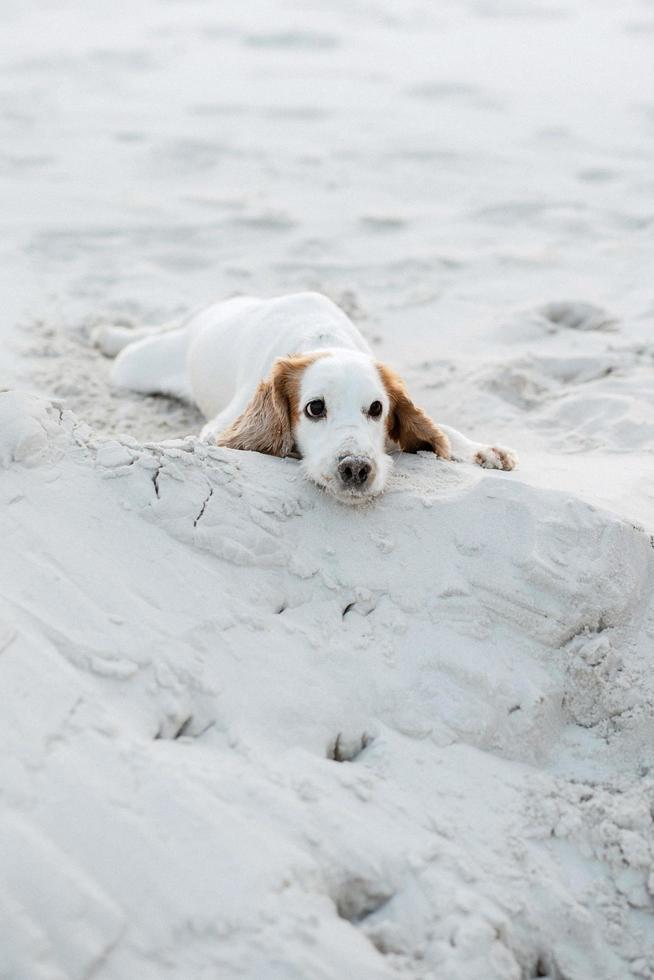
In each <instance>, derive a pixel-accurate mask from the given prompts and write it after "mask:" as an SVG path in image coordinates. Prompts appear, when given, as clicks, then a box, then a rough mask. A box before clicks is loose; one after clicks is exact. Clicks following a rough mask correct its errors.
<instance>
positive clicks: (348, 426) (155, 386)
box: [96, 293, 516, 503]
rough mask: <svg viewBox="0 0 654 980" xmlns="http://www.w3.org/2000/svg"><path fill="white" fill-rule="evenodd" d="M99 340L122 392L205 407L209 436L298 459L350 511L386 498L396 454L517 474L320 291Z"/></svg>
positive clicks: (220, 306) (503, 453) (511, 461)
mask: <svg viewBox="0 0 654 980" xmlns="http://www.w3.org/2000/svg"><path fill="white" fill-rule="evenodd" d="M96 340H97V343H98V345H99V346H100V347H101V348H102V349H103V351H104V352H105V353H106V354H109V355H115V354H118V356H117V358H116V361H115V363H114V365H113V368H112V373H111V378H112V383H113V384H114V385H117V386H119V387H125V388H131V389H132V390H134V391H138V392H142V393H144V394H164V395H172V396H174V397H176V398H183V399H185V400H188V401H192V402H195V404H196V405H197V406H198V408H199V409H200V410H201V411H202V412H203V414H204V415H205V417H206V418H207V419H208V420H209V421H208V422H207V424H206V425H205V426H204V429H203V430H202V439H204V440H206V441H209V442H212V443H214V444H217V445H219V446H227V447H229V448H231V449H249V450H252V451H254V452H259V453H268V454H269V455H272V456H295V457H299V458H300V459H301V460H302V467H303V470H304V472H305V474H306V475H307V477H308V478H309V479H310V480H312V481H313V482H314V483H316V484H318V486H319V487H322V488H324V489H325V490H328V491H329V492H330V493H332V494H333V495H334V496H335V497H337V498H338V499H339V500H341V501H344V502H347V503H356V502H358V501H362V500H368V499H370V498H372V497H374V496H376V495H377V494H379V493H381V491H382V490H383V489H384V486H385V484H386V481H387V479H388V475H389V472H390V470H391V467H392V461H391V458H390V456H389V455H388V452H389V451H393V450H395V451H397V450H398V449H400V450H402V451H404V452H407V453H417V452H419V451H422V450H426V451H428V452H432V453H434V454H435V455H436V456H439V457H440V458H442V459H452V460H464V461H469V462H475V463H477V464H479V465H480V466H485V467H488V468H493V469H502V470H512V469H513V468H514V466H515V465H516V456H515V454H514V453H513V452H512V451H511V450H509V449H502V448H499V447H497V446H484V445H481V444H479V443H475V442H471V441H470V440H469V439H466V438H465V437H464V436H462V435H461V434H460V433H459V432H456V430H454V429H450V428H448V427H446V426H443V425H435V424H434V422H432V420H431V419H430V418H429V417H428V416H427V415H426V414H425V413H424V412H423V411H422V409H420V408H417V407H416V405H414V403H413V402H412V401H411V398H410V397H409V395H408V393H407V390H406V387H405V385H404V382H403V381H402V379H401V378H400V377H399V376H398V375H397V374H396V373H395V371H393V370H392V369H391V368H390V367H388V366H387V365H385V364H381V363H380V362H379V361H377V360H376V359H375V357H374V355H373V353H372V351H371V350H370V348H369V347H368V344H367V343H366V341H365V340H364V339H363V337H362V336H361V334H360V333H359V331H358V330H357V328H356V327H355V326H354V324H353V323H352V322H351V320H350V319H349V318H348V317H347V316H346V315H345V313H344V312H343V311H342V310H341V309H339V307H337V306H336V305H335V304H334V303H332V302H331V300H329V299H327V297H325V296H321V295H320V294H318V293H298V294H296V295H292V296H282V297H279V298H277V299H253V298H249V297H247V298H238V299H230V300H226V301H224V302H219V303H215V304H213V305H212V306H209V307H207V308H206V309H202V310H199V311H197V312H195V313H193V314H191V315H190V316H189V317H188V318H187V319H186V320H184V321H183V322H182V323H181V324H180V325H179V326H176V327H174V328H161V327H159V328H156V327H155V328H147V327H146V328H142V329H140V330H136V331H134V330H127V329H122V328H120V327H106V328H103V330H102V331H101V332H100V334H99V335H98V337H97V338H96Z"/></svg>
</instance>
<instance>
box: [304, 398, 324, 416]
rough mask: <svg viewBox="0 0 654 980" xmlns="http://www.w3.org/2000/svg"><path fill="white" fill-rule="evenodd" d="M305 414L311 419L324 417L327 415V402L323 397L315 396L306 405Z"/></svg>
mask: <svg viewBox="0 0 654 980" xmlns="http://www.w3.org/2000/svg"><path fill="white" fill-rule="evenodd" d="M304 414H305V415H307V416H308V417H309V418H310V419H324V417H325V414H326V413H325V402H324V401H323V399H322V398H314V399H313V401H312V402H309V403H308V404H307V405H305V407H304Z"/></svg>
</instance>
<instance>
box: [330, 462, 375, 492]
mask: <svg viewBox="0 0 654 980" xmlns="http://www.w3.org/2000/svg"><path fill="white" fill-rule="evenodd" d="M371 471H372V466H371V464H370V460H369V459H365V458H364V457H363V456H345V458H344V459H342V460H341V461H340V463H339V464H338V475H339V476H340V478H341V482H342V483H343V485H344V486H346V487H362V486H363V485H364V484H365V483H366V482H367V480H368V477H369V476H370V473H371Z"/></svg>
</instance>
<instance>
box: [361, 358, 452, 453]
mask: <svg viewBox="0 0 654 980" xmlns="http://www.w3.org/2000/svg"><path fill="white" fill-rule="evenodd" d="M377 370H378V371H379V374H380V376H381V379H382V381H383V382H384V387H385V388H386V391H387V392H388V397H389V399H390V403H391V407H390V411H389V413H388V420H387V423H386V424H387V426H388V437H389V439H391V440H392V441H393V442H396V443H397V444H398V445H399V447H400V449H401V450H402V451H403V452H405V453H417V452H419V451H420V450H426V451H428V452H432V453H436V455H437V456H441V457H442V458H443V459H449V458H450V441H449V439H448V438H447V436H446V435H445V433H444V432H441V430H440V429H439V428H438V426H436V425H434V423H433V422H432V420H431V419H430V418H429V416H428V415H425V413H424V412H423V410H422V409H421V408H417V407H416V405H414V404H413V402H412V401H411V399H410V398H409V395H408V392H407V390H406V386H405V384H404V382H403V381H402V378H401V377H400V376H399V374H396V373H395V371H393V370H392V368H389V367H388V366H387V365H386V364H379V363H378V364H377Z"/></svg>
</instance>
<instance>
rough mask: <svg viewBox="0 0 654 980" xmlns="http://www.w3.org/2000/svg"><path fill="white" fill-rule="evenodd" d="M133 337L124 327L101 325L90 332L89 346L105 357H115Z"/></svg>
mask: <svg viewBox="0 0 654 980" xmlns="http://www.w3.org/2000/svg"><path fill="white" fill-rule="evenodd" d="M132 340H134V335H133V332H132V331H131V330H127V329H126V328H125V327H110V326H108V325H106V324H103V325H101V326H99V327H95V329H94V330H92V332H91V345H92V346H93V347H97V348H98V350H99V351H100V352H101V353H102V354H104V356H105V357H115V356H116V354H119V353H120V351H121V350H122V349H123V347H126V346H127V344H129V343H130V342H131V341H132Z"/></svg>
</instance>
